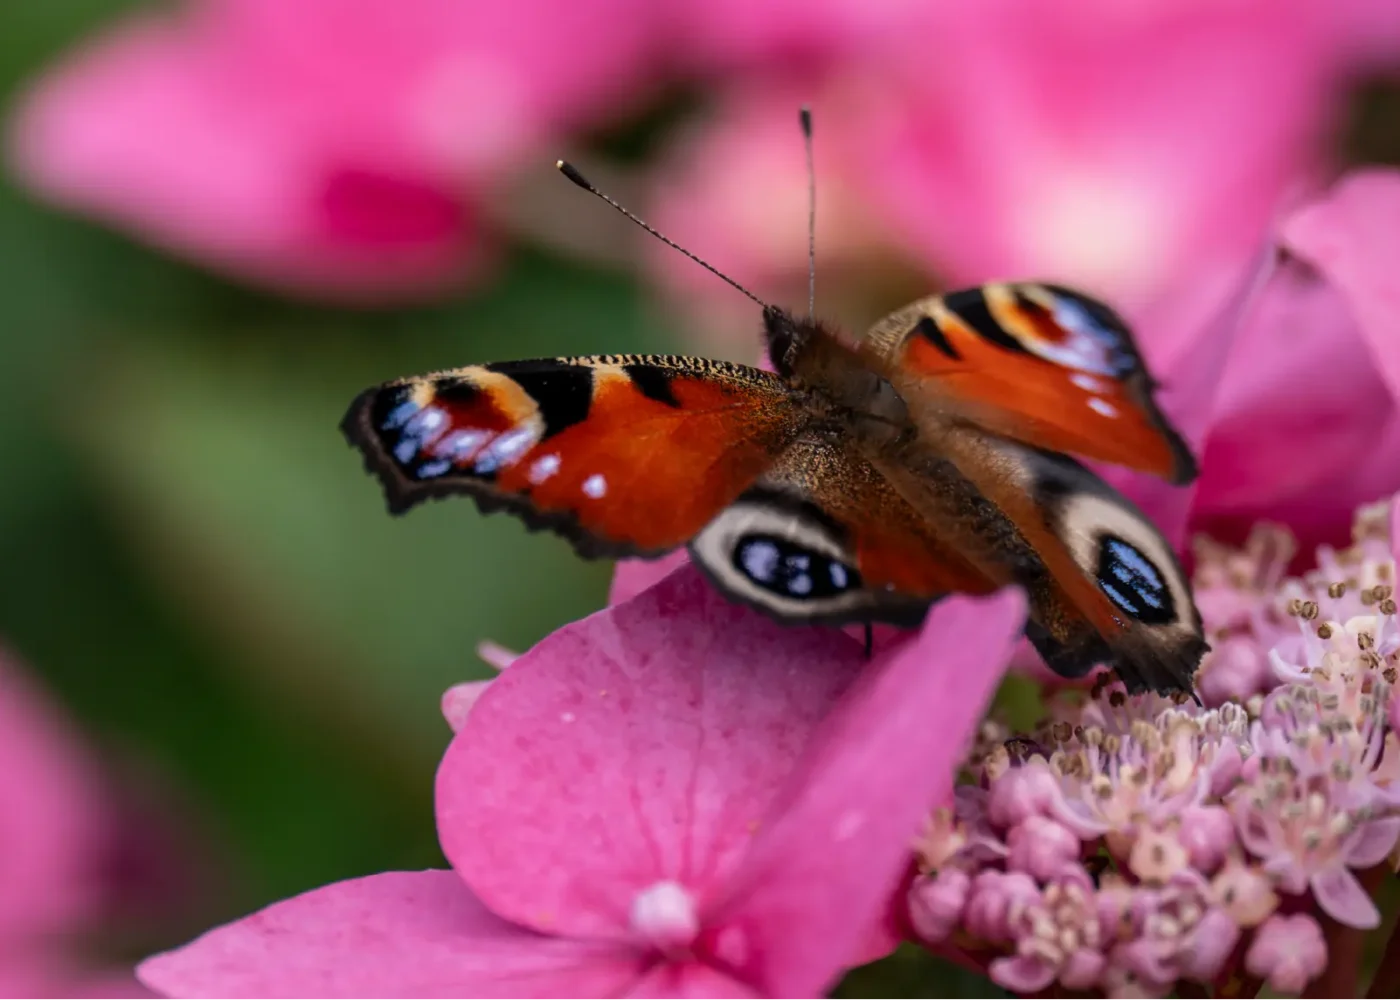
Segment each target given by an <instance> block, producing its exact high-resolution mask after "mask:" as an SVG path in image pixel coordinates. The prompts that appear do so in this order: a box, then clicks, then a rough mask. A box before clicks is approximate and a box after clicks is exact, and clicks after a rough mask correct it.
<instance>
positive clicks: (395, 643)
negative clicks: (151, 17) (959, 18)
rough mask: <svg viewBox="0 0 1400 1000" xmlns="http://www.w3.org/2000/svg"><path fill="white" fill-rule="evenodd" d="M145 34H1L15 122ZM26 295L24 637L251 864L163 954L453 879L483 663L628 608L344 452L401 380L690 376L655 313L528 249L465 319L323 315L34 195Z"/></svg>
mask: <svg viewBox="0 0 1400 1000" xmlns="http://www.w3.org/2000/svg"><path fill="white" fill-rule="evenodd" d="M124 6H132V5H131V4H118V3H112V2H98V0H81V2H75V0H61V2H59V3H55V4H44V5H41V4H6V5H4V6H3V7H0V86H4V87H5V89H6V94H7V95H9V96H10V97H11V98H12V97H13V94H14V92H15V88H16V87H17V86H18V85H19V84H20V83H21V82H22V81H23V80H24V79H25V78H26V77H27V76H29V75H30V74H32V73H33V72H34V71H36V70H37V69H38V68H39V67H40V66H42V65H44V64H45V63H46V62H47V61H49V60H50V59H52V58H53V57H54V56H55V55H56V54H58V53H59V52H61V51H62V50H64V49H65V48H67V47H68V46H69V45H71V44H72V43H73V42H74V41H75V40H76V39H78V38H80V37H82V36H83V35H84V34H86V33H87V32H88V31H89V30H90V29H91V28H93V27H95V26H96V25H98V24H100V23H103V22H106V21H108V20H109V19H110V18H111V17H112V16H113V15H114V14H116V13H118V12H119V9H120V8H121V7H124ZM6 103H7V104H8V103H9V102H8V100H7V102H6ZM612 141H614V142H616V143H619V144H625V143H627V142H632V143H634V144H635V143H636V142H638V141H639V140H638V139H637V138H636V137H631V138H629V137H628V136H625V135H619V136H618V137H615V138H614V139H613V140H612ZM0 274H3V275H4V279H3V280H4V288H3V291H4V294H3V297H0V310H2V311H3V317H2V318H0V465H2V466H3V468H5V469H6V470H8V475H7V477H6V489H4V490H0V636H3V640H4V641H5V642H6V643H8V644H10V645H11V646H12V647H13V648H14V649H15V650H16V651H17V652H18V653H19V654H20V655H21V656H22V657H23V659H24V660H25V661H26V662H27V663H28V665H29V666H30V667H31V668H32V669H33V670H34V671H36V672H37V673H38V674H39V676H40V677H41V678H42V679H43V680H45V681H46V682H47V683H48V684H49V685H50V687H51V688H53V689H54V691H55V692H56V694H57V695H58V696H59V697H60V698H61V699H62V700H63V701H64V702H65V704H66V705H67V706H68V707H70V708H71V709H72V710H73V711H74V712H75V713H76V714H77V715H78V716H79V718H80V719H81V720H82V721H83V722H84V723H85V725H86V728H87V730H88V731H89V732H90V733H91V734H92V735H93V737H94V740H95V741H96V742H97V743H98V745H99V746H101V747H105V748H106V750H107V751H109V752H110V753H114V754H115V753H117V752H119V755H120V756H122V757H123V759H124V758H125V757H127V756H134V757H135V758H136V759H138V760H139V761H141V763H142V765H143V766H144V767H146V768H147V769H148V770H149V771H150V773H151V775H152V776H153V777H157V776H158V778H159V780H160V781H162V782H168V783H169V784H170V785H171V786H172V787H174V788H176V789H178V790H179V796H180V797H181V798H182V800H183V801H182V805H183V806H184V807H186V808H188V809H190V811H191V813H192V815H193V816H194V817H195V819H196V822H197V825H198V826H199V827H201V828H207V829H209V830H211V831H214V834H215V840H216V842H218V843H219V844H220V846H221V848H223V849H225V856H222V857H221V858H220V864H221V865H222V866H227V868H228V871H226V872H225V873H224V876H225V877H224V879H223V882H224V883H226V884H227V886H228V890H227V891H226V892H225V893H224V894H223V895H222V896H221V897H220V898H219V899H217V900H211V901H209V905H208V907H207V908H206V910H205V912H203V913H202V914H201V915H200V916H199V918H198V921H197V922H196V923H193V924H191V925H190V926H188V927H183V928H179V929H176V930H173V931H170V932H168V933H173V934H174V935H175V936H174V937H173V938H171V939H170V940H160V941H154V942H145V945H147V946H164V945H169V944H174V943H176V942H177V941H178V940H180V937H181V935H188V934H193V933H196V932H197V931H199V930H201V929H203V927H204V926H207V924H208V922H209V921H211V920H216V919H221V918H223V917H230V916H233V915H236V914H239V913H242V912H245V911H246V910H248V909H249V908H251V907H255V906H258V905H261V904H262V903H265V902H268V901H271V900H273V899H277V898H281V897H285V896H287V895H290V894H293V893H296V892H299V891H301V890H304V889H307V888H310V887H312V886H315V885H320V884H323V883H325V882H328V881H332V880H335V879H338V878H344V877H349V876H354V875H360V874H364V873H367V872H371V871H380V870H385V869H392V868H405V867H424V866H430V865H440V864H442V863H443V862H442V858H441V855H440V853H439V850H438V847H437V844H436V834H435V832H434V827H433V819H432V802H431V793H432V779H433V773H434V769H435V767H436V763H437V760H438V757H439V755H440V753H441V750H442V748H443V747H444V746H445V745H446V742H447V739H448V735H449V733H448V730H447V727H446V725H445V724H444V723H443V721H442V719H441V717H440V715H439V713H438V698H439V696H440V695H441V692H442V691H443V690H444V689H445V688H446V687H447V686H449V685H450V684H453V683H455V682H457V681H460V680H464V679H468V678H472V677H480V676H485V675H486V674H487V673H488V671H487V669H486V668H485V667H484V665H483V664H481V663H480V662H479V661H478V659H477V658H476V655H475V648H476V644H477V643H478V642H479V641H480V640H482V639H486V638H490V639H494V640H496V641H498V642H501V643H503V644H505V645H507V646H510V647H513V648H517V649H521V648H525V647H528V646H529V645H530V644H532V643H533V642H534V641H536V640H537V639H538V638H539V637H540V636H542V635H544V634H545V633H547V632H548V631H550V630H552V629H553V628H555V627H557V626H558V625H559V624H561V623H563V622H565V621H568V620H571V619H574V618H577V617H580V616H582V615H584V614H586V613H588V612H589V611H591V610H593V609H595V608H597V607H599V606H601V604H602V603H603V600H604V596H605V593H606V584H607V579H608V572H609V566H608V565H607V564H598V563H592V564H590V563H585V562H582V561H580V560H578V559H576V558H575V557H574V556H573V554H572V552H571V551H570V550H569V548H568V546H567V545H566V544H564V543H563V542H562V541H560V540H558V539H555V538H553V537H550V536H538V535H530V534H528V533H526V532H525V531H524V530H523V528H522V527H521V526H520V525H519V524H518V523H517V522H516V521H514V520H513V519H510V518H505V517H491V518H483V517H481V516H479V515H478V514H477V513H476V511H475V510H474V508H473V507H472V505H471V504H470V503H469V502H467V501H458V502H451V503H441V504H433V505H430V506H429V507H428V508H427V509H421V510H418V511H415V512H414V513H413V514H412V515H411V516H408V517H405V518H402V519H396V518H390V517H389V516H388V515H387V513H386V512H385V509H384V505H383V501H382V499H381V497H380V494H379V489H378V486H377V484H376V483H375V482H374V481H373V480H372V479H370V478H369V477H368V476H367V475H366V474H365V473H364V471H363V469H362V467H361V464H360V460H359V458H358V456H357V455H356V454H355V453H354V452H353V451H351V450H350V449H349V448H348V447H347V445H346V444H345V442H344V441H343V439H342V438H341V436H340V434H339V431H338V430H337V424H338V423H339V420H340V417H341V415H342V413H343V412H344V409H345V407H346V406H347V405H348V403H349V402H350V400H351V399H352V398H353V397H354V395H355V394H356V393H357V392H358V391H359V390H360V389H362V388H364V387H365V386H368V385H370V384H373V383H375V382H378V381H381V380H383V379H386V378H392V377H395V376H399V375H404V374H409V373H413V372H417V371H424V370H431V369H435V368H443V367H453V366H456V365H461V364H467V363H472V362H477V361H484V360H494V359H500V358H511V357H532V356H539V355H553V354H558V353H579V352H587V351H604V350H606V351H629V350H637V349H667V348H671V347H674V346H675V345H674V344H672V343H670V342H669V341H667V340H666V339H665V338H664V337H663V336H662V335H661V333H660V332H659V330H658V329H657V328H656V327H655V325H654V324H653V323H652V322H651V321H650V320H649V318H648V316H647V313H646V310H645V308H644V306H643V302H642V296H641V292H640V289H639V287H638V286H637V285H636V284H635V283H634V282H633V281H632V280H631V279H630V278H628V277H627V276H624V275H619V274H615V273H602V272H598V271H593V270H588V269H585V268H582V267H580V266H578V265H576V264H572V263H568V262H563V261H560V260H558V259H553V258H551V257H548V256H545V255H543V254H541V253H539V252H535V251H531V250H529V249H528V248H522V249H518V250H517V251H515V252H514V253H512V254H511V255H510V256H509V258H508V260H507V261H506V262H505V265H504V267H503V269H502V272H501V273H500V274H499V275H498V276H497V278H496V279H495V280H494V281H492V282H491V283H490V285H489V286H488V287H486V288H484V289H481V290H478V291H477V292H476V293H474V294H467V293H463V294H461V295H459V296H456V297H454V298H452V299H451V300H449V301H447V302H443V303H439V304H437V305H433V306H430V307H421V308H415V309H406V310H405V309H400V310H380V311H351V310H337V309H330V308H324V307H316V306H311V305H308V304H304V303H297V302H291V301H287V300H283V299H278V298H275V297H271V296H265V295H261V294H258V293H256V292H253V291H249V290H247V289H244V288H240V287H235V286H233V285H230V284H228V283H225V282H222V281H220V280H218V279H216V278H214V277H211V276H210V275H209V274H207V273H205V272H202V271H200V270H197V269H195V268H192V267H189V266H187V265H185V264H182V263H180V262H178V261H176V260H173V259H171V258H169V257H167V256H165V255H162V254H160V253H157V252H154V251H150V250H147V249H144V248H142V247H140V246H138V245H136V244H135V243H133V242H132V241H130V240H129V239H127V238H125V237H123V236H118V235H116V234H114V233H111V232H109V231H106V230H105V229H103V228H101V227H97V226H92V225H89V224H86V223H83V222H80V221H77V220H74V219H72V218H69V217H66V216H64V215H62V214H61V213H57V212H54V211H51V210H49V209H46V208H44V207H41V206H39V205H36V204H35V203H33V202H32V201H31V200H30V199H28V198H27V197H26V196H24V195H23V194H21V193H19V192H18V191H16V190H15V189H14V187H13V186H12V185H11V184H10V183H9V182H8V181H5V182H3V186H0Z"/></svg>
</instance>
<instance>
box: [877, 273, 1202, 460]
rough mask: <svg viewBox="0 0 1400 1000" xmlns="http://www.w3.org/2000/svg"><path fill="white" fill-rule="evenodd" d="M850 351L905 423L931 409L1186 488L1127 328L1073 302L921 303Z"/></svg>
mask: <svg viewBox="0 0 1400 1000" xmlns="http://www.w3.org/2000/svg"><path fill="white" fill-rule="evenodd" d="M862 350H863V351H864V352H865V353H866V355H867V356H868V357H873V358H875V359H877V363H879V364H880V365H881V367H882V369H883V370H885V371H886V372H888V373H889V375H890V377H891V381H892V382H894V384H895V387H896V388H897V389H899V390H900V392H901V394H903V395H904V397H905V399H906V400H907V401H908V402H909V403H910V406H911V408H913V410H914V411H915V413H916V416H917V412H918V410H919V408H920V407H934V408H937V409H938V410H940V411H942V412H948V411H952V412H953V413H955V414H956V415H958V416H961V417H963V418H964V419H967V420H970V421H972V422H974V423H976V424H977V425H979V426H980V427H982V428H983V429H985V430H988V431H991V432H992V433H996V434H1001V435H1004V436H1006V437H1009V438H1012V439H1014V440H1017V441H1020V442H1022V443H1023V444H1028V445H1031V446H1033V447H1038V448H1045V449H1047V450H1050V451H1057V452H1064V453H1069V454H1076V455H1081V456H1084V457H1086V458H1093V459H1099V460H1101V461H1105V462H1113V463H1114V464H1117V465H1122V466H1125V467H1127V468H1130V469H1137V470H1139V471H1143V472H1149V473H1152V474H1154V475H1157V476H1160V477H1162V478H1164V479H1167V480H1168V481H1170V482H1173V483H1187V482H1190V481H1191V480H1193V479H1194V478H1195V477H1196V463H1195V460H1194V459H1193V457H1192V455H1191V452H1190V450H1189V449H1188V448H1187V447H1186V444H1185V442H1184V441H1182V439H1181V437H1180V435H1178V434H1177V432H1176V431H1175V429H1174V428H1173V427H1172V426H1171V424H1170V423H1168V421H1167V419H1166V417H1165V416H1164V415H1163V414H1162V412H1161V411H1160V410H1159V409H1158V408H1157V405H1156V403H1155V402H1154V401H1153V399H1152V388H1153V382H1152V380H1151V377H1150V376H1149V375H1148V373H1147V370H1146V368H1145V367H1144V366H1143V363H1142V358H1141V355H1140V354H1139V353H1138V350H1137V347H1136V345H1135V344H1134V343H1133V340H1132V335H1131V334H1130V333H1129V331H1128V329H1127V327H1126V326H1125V325H1124V323H1123V321H1122V320H1121V319H1120V318H1119V317H1118V316H1117V315H1116V314H1114V313H1113V312H1112V310H1110V309H1109V308H1108V307H1107V306H1105V305H1103V304H1102V303H1100V302H1097V301H1095V300H1094V299H1091V298H1089V297H1087V296H1085V295H1082V294H1080V293H1078V292H1074V291H1071V290H1069V289H1066V288H1060V287H1057V286H1052V285H1039V284H993V285H986V286H984V287H982V288H975V289H969V290H965V291H960V292H953V293H951V294H949V295H944V296H937V297H934V298H929V299H924V300H922V301H920V302H916V303H914V304H913V305H911V306H908V307H907V308H905V309H902V310H900V311H899V312H896V313H894V314H892V315H890V316H888V317H886V318H885V319H884V320H881V321H880V322H879V323H878V324H876V325H875V327H874V328H872V329H871V331H870V333H869V334H868V335H867V337H866V338H865V340H864V341H863V342H862Z"/></svg>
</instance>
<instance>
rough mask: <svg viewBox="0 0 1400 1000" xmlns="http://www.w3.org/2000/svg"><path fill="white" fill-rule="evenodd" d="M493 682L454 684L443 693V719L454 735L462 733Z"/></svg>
mask: <svg viewBox="0 0 1400 1000" xmlns="http://www.w3.org/2000/svg"><path fill="white" fill-rule="evenodd" d="M490 686H491V681H489V680H485V681H464V682H463V683H461V684H454V685H452V686H451V687H450V688H448V689H447V690H446V691H444V692H443V693H442V706H441V707H442V717H443V718H444V719H446V720H447V725H448V726H449V727H450V728H451V730H452V731H453V732H454V733H460V732H461V731H462V727H463V726H464V725H466V723H467V715H468V714H469V713H470V712H471V710H472V706H473V705H475V704H476V703H477V701H478V700H479V699H480V698H481V696H482V695H483V694H485V693H486V689H487V688H488V687H490Z"/></svg>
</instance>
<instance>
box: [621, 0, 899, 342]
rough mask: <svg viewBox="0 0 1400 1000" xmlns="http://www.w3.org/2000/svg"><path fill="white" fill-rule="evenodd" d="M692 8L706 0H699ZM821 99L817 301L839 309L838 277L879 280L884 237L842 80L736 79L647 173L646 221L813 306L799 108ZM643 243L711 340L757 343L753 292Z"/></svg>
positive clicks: (765, 289) (828, 311) (727, 267)
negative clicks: (860, 176)
mask: <svg viewBox="0 0 1400 1000" xmlns="http://www.w3.org/2000/svg"><path fill="white" fill-rule="evenodd" d="M692 6H694V7H696V9H700V8H703V6H704V5H703V4H697V5H692ZM804 103H806V104H811V105H812V106H813V107H814V109H815V114H816V121H815V125H814V137H813V147H814V148H813V157H814V163H815V169H816V172H817V206H818V207H817V285H818V287H817V304H818V308H819V311H820V312H821V313H822V314H823V315H825V316H827V317H828V318H829V319H830V318H833V317H835V316H836V315H837V311H836V309H835V306H836V297H835V296H833V295H832V294H831V291H832V289H833V288H844V287H845V286H847V285H849V284H853V283H856V282H858V281H864V282H868V281H869V280H871V279H878V278H879V277H880V276H881V272H882V270H886V269H887V268H886V267H885V262H884V261H882V260H881V258H880V251H881V248H882V247H886V248H887V247H888V245H889V240H888V239H887V237H886V236H885V235H884V232H883V230H882V227H881V226H880V224H879V220H878V219H876V218H875V217H874V216H873V214H872V213H871V211H870V210H869V208H868V206H867V205H866V204H865V203H864V201H863V200H862V199H861V197H860V192H859V190H858V186H857V184H856V182H855V180H854V178H853V177H852V174H851V171H852V170H853V169H855V168H856V167H857V166H858V164H856V163H855V162H853V156H852V153H853V150H852V149H851V148H850V140H851V137H852V134H853V127H852V125H851V123H850V121H849V116H850V115H852V114H856V113H858V106H857V105H856V104H855V102H853V101H852V100H850V99H849V97H848V96H847V95H846V93H845V92H844V91H843V90H842V89H841V88H840V86H838V85H836V84H831V85H827V84H824V83H822V82H817V83H813V84H806V83H804V84H803V85H801V86H798V85H791V86H789V85H774V86H768V87H763V88H759V89H753V88H748V87H743V86H738V87H735V88H733V89H732V90H730V91H727V92H724V93H723V94H722V97H721V100H720V102H719V103H718V105H717V106H716V107H715V108H714V109H713V110H712V111H711V112H710V113H709V114H707V115H706V116H705V117H703V118H701V119H699V120H697V121H694V122H690V123H687V125H686V126H685V128H684V129H682V130H681V131H680V132H679V133H678V134H677V135H676V136H675V138H674V139H673V140H672V142H671V144H670V145H669V146H668V148H667V149H666V151H665V152H664V153H663V155H662V156H661V158H660V160H659V161H658V163H657V164H656V165H654V166H653V167H652V168H651V169H650V171H649V173H650V185H651V192H650V203H649V207H648V209H647V216H648V220H649V221H651V222H652V223H654V224H655V225H656V226H657V228H658V229H660V230H661V231H662V232H663V233H666V234H667V235H670V236H673V237H675V238H676V239H678V240H680V242H681V243H682V244H683V245H684V246H685V247H686V248H687V249H689V250H691V251H693V252H695V253H696V254H698V255H699V256H701V257H702V258H704V259H705V260H707V261H709V262H710V263H712V264H714V265H715V266H716V267H718V268H719V269H720V270H722V271H724V272H725V273H727V274H730V275H733V276H734V277H735V278H737V279H738V280H739V281H740V282H741V283H742V284H744V285H746V286H747V287H749V288H751V289H753V290H754V291H755V292H756V293H757V294H758V295H760V296H762V297H764V298H766V299H768V300H770V301H774V302H780V303H785V304H788V305H790V306H791V307H792V308H793V309H795V310H797V311H799V312H805V311H806V303H807V295H808V286H807V279H808V266H807V265H808V243H807V240H808V210H809V202H808V177H807V161H806V156H805V153H804V147H803V141H802V134H801V132H800V131H799V129H798V123H797V111H798V108H799V107H801V106H802V105H803V104H804ZM638 238H639V239H645V240H646V244H645V245H642V246H640V250H641V251H642V252H643V253H645V255H646V260H647V261H648V262H649V263H650V264H651V266H652V268H653V271H654V273H655V274H656V275H657V277H658V279H659V281H660V283H661V284H662V286H663V287H664V288H665V289H666V290H667V291H669V292H670V293H671V294H672V295H673V296H674V297H675V298H676V299H677V300H678V301H679V303H680V305H678V306H677V307H676V311H677V312H679V313H681V314H683V315H692V316H694V317H695V321H696V322H697V323H698V324H700V325H701V326H702V329H701V331H700V332H702V333H705V334H706V335H707V336H709V338H710V339H713V340H714V341H717V342H720V343H727V344H730V345H736V344H739V345H748V344H753V343H754V342H755V339H756V335H757V331H758V329H759V326H758V320H757V316H756V315H755V312H754V309H753V303H751V302H749V301H748V300H746V299H745V298H743V297H742V296H740V295H737V294H736V293H735V292H734V291H733V289H730V288H728V287H727V286H725V285H724V284H723V283H722V282H721V281H719V279H717V278H715V277H714V276H713V275H712V274H710V273H708V272H707V271H705V270H704V269H702V268H699V267H697V266H696V265H695V264H694V263H693V262H691V261H689V260H686V259H685V258H684V257H682V256H681V255H680V254H677V253H676V252H675V251H673V250H671V249H670V248H669V247H665V246H663V245H661V244H659V243H657V242H656V241H654V240H651V239H650V238H648V237H642V236H639V237H638Z"/></svg>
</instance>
